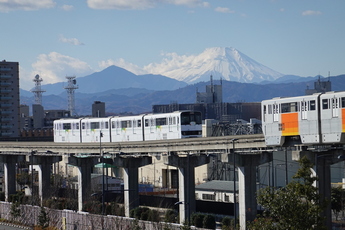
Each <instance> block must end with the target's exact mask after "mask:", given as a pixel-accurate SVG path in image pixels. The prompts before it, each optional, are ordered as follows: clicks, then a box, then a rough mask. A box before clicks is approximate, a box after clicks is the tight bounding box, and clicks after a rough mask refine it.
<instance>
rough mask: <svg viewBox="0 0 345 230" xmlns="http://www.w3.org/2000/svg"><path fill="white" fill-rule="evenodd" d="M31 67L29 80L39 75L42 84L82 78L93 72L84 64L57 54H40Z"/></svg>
mask: <svg viewBox="0 0 345 230" xmlns="http://www.w3.org/2000/svg"><path fill="white" fill-rule="evenodd" d="M32 67H33V71H32V73H31V79H33V78H34V76H35V75H36V74H39V75H40V76H41V78H42V79H43V82H44V84H50V83H56V82H61V81H65V77H66V76H74V75H75V76H76V77H83V76H86V75H88V74H91V73H93V72H94V71H93V70H92V69H91V67H90V66H89V65H88V64H87V63H86V62H83V61H81V60H79V59H76V58H73V57H69V56H66V55H62V54H59V53H57V52H51V53H49V54H40V55H39V56H38V57H37V61H36V62H35V63H33V64H32Z"/></svg>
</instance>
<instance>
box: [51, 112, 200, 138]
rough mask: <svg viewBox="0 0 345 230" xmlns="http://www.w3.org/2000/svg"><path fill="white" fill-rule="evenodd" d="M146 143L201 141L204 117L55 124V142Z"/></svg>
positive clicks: (189, 114) (62, 121) (162, 116)
mask: <svg viewBox="0 0 345 230" xmlns="http://www.w3.org/2000/svg"><path fill="white" fill-rule="evenodd" d="M101 133H102V139H101V141H102V142H124V141H146V140H163V139H180V138H189V137H201V136H202V135H201V134H202V120H201V113H200V112H197V111H176V112H173V113H164V114H142V115H136V116H125V117H118V116H115V117H105V118H91V117H85V118H76V119H60V120H55V121H54V142H74V143H77V142H79V143H86V142H99V141H100V135H101Z"/></svg>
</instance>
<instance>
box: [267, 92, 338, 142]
mask: <svg viewBox="0 0 345 230" xmlns="http://www.w3.org/2000/svg"><path fill="white" fill-rule="evenodd" d="M261 114H262V130H263V133H264V136H265V142H266V145H268V146H283V145H284V144H286V143H287V141H288V140H291V139H292V138H293V137H294V138H295V137H297V139H299V141H300V143H301V144H305V145H313V144H315V145H316V144H345V137H344V132H345V91H344V92H327V93H323V94H322V93H316V94H313V95H306V96H299V97H287V98H273V99H270V100H265V101H262V103H261Z"/></svg>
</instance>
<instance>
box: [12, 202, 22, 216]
mask: <svg viewBox="0 0 345 230" xmlns="http://www.w3.org/2000/svg"><path fill="white" fill-rule="evenodd" d="M10 214H11V216H12V220H15V219H16V218H18V217H20V203H19V202H18V201H15V202H12V205H11V211H10Z"/></svg>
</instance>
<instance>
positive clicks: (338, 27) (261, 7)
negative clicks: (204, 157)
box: [0, 0, 345, 89]
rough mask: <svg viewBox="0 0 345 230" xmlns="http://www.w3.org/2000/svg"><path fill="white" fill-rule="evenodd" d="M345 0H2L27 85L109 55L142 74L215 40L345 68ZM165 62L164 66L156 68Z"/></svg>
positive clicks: (321, 69)
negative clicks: (35, 78)
mask: <svg viewBox="0 0 345 230" xmlns="http://www.w3.org/2000/svg"><path fill="white" fill-rule="evenodd" d="M343 9H345V2H344V1H332V2H329V1H319V0H317V1H315V0H306V1H295V0H293V1H280V0H265V1H249V0H229V1H220V0H205V1H202V0H164V1H162V0H141V1H139V0H127V1H120V0H113V1H106V0H88V1H71V0H63V1H54V0H42V1H36V0H27V1H25V2H23V1H19V0H9V1H6V2H0V20H1V26H2V31H3V32H2V33H1V41H2V42H1V44H0V50H1V54H2V55H1V58H2V59H6V60H7V61H18V62H19V63H20V79H21V85H20V87H21V88H23V89H30V88H32V87H33V86H34V84H33V82H32V79H33V78H34V76H35V75H36V74H40V76H41V77H42V78H43V79H44V82H43V84H48V83H55V82H59V81H65V76H66V75H76V76H77V77H82V76H85V75H88V74H91V73H93V72H96V71H101V70H103V69H104V68H106V67H108V66H110V65H116V66H119V67H123V68H126V69H128V70H130V71H132V72H134V73H136V74H144V73H151V72H152V69H151V66H152V64H156V67H157V66H159V64H160V63H163V62H164V63H167V64H168V65H170V67H171V68H173V67H174V65H176V64H177V63H181V62H182V63H183V62H184V60H188V59H190V58H193V56H195V55H198V54H200V53H202V52H203V51H204V50H205V49H207V48H210V47H234V48H236V49H238V50H239V51H241V52H242V53H244V54H246V55H248V56H249V57H251V58H253V59H254V60H256V61H258V62H259V63H261V64H263V65H265V66H267V67H269V68H271V69H273V70H275V71H277V72H280V73H282V74H293V75H299V76H303V77H305V76H315V75H318V74H321V75H323V76H327V75H328V72H329V71H330V73H331V75H340V74H344V72H345V71H344V67H343V66H344V60H345V58H344V55H343V54H344V52H345V44H344V42H343V37H344V33H345V31H344V28H345V15H344V14H343ZM156 70H157V69H156Z"/></svg>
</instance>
